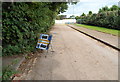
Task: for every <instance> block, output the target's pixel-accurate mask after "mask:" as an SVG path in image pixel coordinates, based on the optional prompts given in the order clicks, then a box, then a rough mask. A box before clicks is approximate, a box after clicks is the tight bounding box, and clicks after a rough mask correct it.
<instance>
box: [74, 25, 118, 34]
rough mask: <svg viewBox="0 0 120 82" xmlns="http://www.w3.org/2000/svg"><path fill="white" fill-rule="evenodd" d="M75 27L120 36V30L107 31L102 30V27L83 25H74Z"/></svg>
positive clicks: (105, 29) (106, 29)
mask: <svg viewBox="0 0 120 82" xmlns="http://www.w3.org/2000/svg"><path fill="white" fill-rule="evenodd" d="M75 25H76V26H80V27H85V28H88V29H92V30H96V31H100V32H104V33H108V34H112V35H116V36H120V34H119V33H120V30H114V29H108V28H104V27H98V26H90V25H84V24H75Z"/></svg>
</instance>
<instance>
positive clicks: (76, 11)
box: [60, 0, 120, 17]
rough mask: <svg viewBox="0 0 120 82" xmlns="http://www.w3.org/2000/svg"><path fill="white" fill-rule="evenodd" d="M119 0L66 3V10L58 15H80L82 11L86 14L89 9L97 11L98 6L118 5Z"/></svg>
mask: <svg viewBox="0 0 120 82" xmlns="http://www.w3.org/2000/svg"><path fill="white" fill-rule="evenodd" d="M119 1H120V0H80V2H78V3H77V4H76V5H68V10H67V11H66V12H64V13H61V14H60V15H67V17H69V16H71V15H75V16H80V15H81V14H82V13H85V14H88V12H89V11H92V12H93V13H97V12H98V10H99V8H102V7H104V6H108V7H111V6H112V5H118V2H119Z"/></svg>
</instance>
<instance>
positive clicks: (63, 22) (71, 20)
mask: <svg viewBox="0 0 120 82" xmlns="http://www.w3.org/2000/svg"><path fill="white" fill-rule="evenodd" d="M71 23H76V19H63V20H55V24H71Z"/></svg>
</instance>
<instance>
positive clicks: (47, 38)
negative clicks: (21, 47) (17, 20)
mask: <svg viewBox="0 0 120 82" xmlns="http://www.w3.org/2000/svg"><path fill="white" fill-rule="evenodd" d="M51 40H52V35H48V34H40V37H39V39H38V42H37V46H36V48H39V49H42V50H48V49H49V44H50V42H51Z"/></svg>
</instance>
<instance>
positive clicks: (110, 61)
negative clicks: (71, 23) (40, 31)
mask: <svg viewBox="0 0 120 82" xmlns="http://www.w3.org/2000/svg"><path fill="white" fill-rule="evenodd" d="M50 33H51V34H52V35H53V39H52V43H51V44H52V48H51V47H50V49H49V51H48V53H47V51H44V52H43V54H42V55H41V56H40V57H37V59H36V62H35V65H34V67H33V68H32V69H31V70H30V72H29V73H28V74H25V73H24V74H23V75H21V77H15V78H14V80H118V51H117V50H114V49H112V48H110V47H108V46H106V45H104V44H102V43H100V42H98V41H96V40H94V39H92V38H90V37H88V36H86V35H84V34H82V33H80V32H77V31H76V30H74V29H72V28H70V27H68V26H66V25H64V24H61V25H60V24H56V25H54V26H53V28H52V30H51V31H50ZM106 36H107V35H106ZM106 36H105V37H106ZM110 36H111V35H110ZM45 56H47V57H45Z"/></svg>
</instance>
